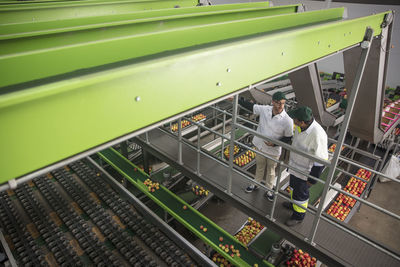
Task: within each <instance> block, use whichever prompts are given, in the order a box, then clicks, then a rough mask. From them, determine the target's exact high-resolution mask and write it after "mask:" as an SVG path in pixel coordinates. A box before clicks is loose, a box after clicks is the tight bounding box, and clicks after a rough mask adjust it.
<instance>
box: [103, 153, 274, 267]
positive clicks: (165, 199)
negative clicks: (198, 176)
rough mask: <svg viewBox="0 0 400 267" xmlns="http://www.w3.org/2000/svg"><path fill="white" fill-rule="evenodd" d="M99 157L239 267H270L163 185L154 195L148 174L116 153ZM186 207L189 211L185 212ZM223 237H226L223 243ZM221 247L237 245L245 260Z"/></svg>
mask: <svg viewBox="0 0 400 267" xmlns="http://www.w3.org/2000/svg"><path fill="white" fill-rule="evenodd" d="M98 154H99V155H100V156H101V157H102V158H103V159H104V160H105V161H107V162H108V163H109V164H111V165H112V166H113V167H114V168H115V169H117V170H118V171H119V172H120V173H121V174H123V175H124V176H125V177H126V178H127V179H128V180H129V181H130V182H131V183H132V184H133V185H135V186H136V187H138V188H139V189H140V190H141V191H142V192H143V193H145V194H146V195H147V196H148V197H149V198H151V199H152V200H153V201H154V202H156V203H157V204H158V205H159V206H161V207H162V208H164V209H165V210H166V211H168V213H170V214H171V215H172V216H173V217H174V218H175V219H177V220H178V221H179V222H181V223H182V224H183V225H184V226H185V227H187V228H188V229H189V230H190V231H192V232H193V233H194V234H196V235H197V236H198V237H199V238H201V239H202V240H203V241H204V242H206V243H207V244H209V245H210V246H211V247H212V248H213V249H215V250H216V251H218V253H220V254H221V255H224V257H225V258H226V259H228V260H229V261H230V262H232V263H233V264H235V265H237V266H248V265H250V266H254V264H258V266H270V264H269V263H268V262H266V261H263V260H261V259H259V258H257V257H256V256H254V255H252V254H251V253H249V252H248V251H247V249H246V247H244V246H243V245H241V243H240V242H239V241H238V240H236V239H235V238H234V237H233V236H232V235H230V234H229V233H227V232H226V231H224V230H223V229H222V228H220V227H219V226H218V225H216V224H215V223H213V222H212V221H211V220H209V219H208V218H206V217H204V215H202V214H201V213H199V212H198V211H197V210H195V209H193V208H192V207H191V206H190V205H189V204H187V203H186V202H184V201H183V200H182V199H180V198H178V197H177V196H176V195H174V194H173V193H171V192H170V191H169V190H168V189H166V188H165V187H163V186H162V185H160V188H159V189H158V190H156V191H155V192H151V193H150V192H149V191H148V190H147V187H146V186H145V185H144V184H143V182H144V181H145V180H146V179H148V178H149V177H148V176H147V174H145V173H144V172H142V171H140V170H138V169H137V167H136V166H134V165H133V164H132V163H131V162H129V161H128V160H127V159H125V158H124V157H123V156H122V155H121V154H119V153H118V152H116V151H115V150H114V149H112V148H111V149H105V150H103V151H101V152H99V153H98ZM135 169H136V170H135ZM184 205H186V207H187V209H183V206H184ZM201 225H203V226H204V227H206V228H207V232H206V231H203V230H201V229H200V228H199V227H200V226H201ZM220 237H223V242H220V241H219V238H220ZM221 243H223V244H229V245H234V246H235V249H238V250H239V251H240V255H241V256H240V257H237V256H234V257H231V256H230V254H228V253H227V252H225V251H223V250H222V249H221V248H220V247H219V244H221ZM230 253H232V252H230Z"/></svg>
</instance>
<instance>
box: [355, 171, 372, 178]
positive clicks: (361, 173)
mask: <svg viewBox="0 0 400 267" xmlns="http://www.w3.org/2000/svg"><path fill="white" fill-rule="evenodd" d="M371 175H372V172H370V171H367V170H366V169H362V168H361V169H359V170H358V171H357V173H356V176H358V177H360V178H363V179H364V180H367V181H369V179H370V178H371Z"/></svg>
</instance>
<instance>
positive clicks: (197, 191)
mask: <svg viewBox="0 0 400 267" xmlns="http://www.w3.org/2000/svg"><path fill="white" fill-rule="evenodd" d="M192 191H193V193H195V194H196V196H207V195H208V193H209V191H208V190H207V189H204V187H202V186H198V185H196V186H193V187H192Z"/></svg>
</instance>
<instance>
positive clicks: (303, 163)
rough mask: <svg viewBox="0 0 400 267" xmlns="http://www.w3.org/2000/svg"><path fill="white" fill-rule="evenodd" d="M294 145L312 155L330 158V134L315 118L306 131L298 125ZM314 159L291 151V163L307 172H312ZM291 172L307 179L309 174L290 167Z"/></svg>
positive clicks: (325, 158)
mask: <svg viewBox="0 0 400 267" xmlns="http://www.w3.org/2000/svg"><path fill="white" fill-rule="evenodd" d="M292 145H293V147H295V148H297V149H299V150H301V151H303V152H305V153H308V154H310V155H313V156H316V157H319V158H321V159H324V160H328V136H327V134H326V132H325V130H324V129H323V128H322V127H321V125H319V123H318V122H316V121H315V120H314V121H313V122H312V123H311V125H310V126H309V127H308V128H307V130H305V131H303V132H302V131H301V129H300V127H298V126H296V127H295V130H294V136H293V142H292ZM313 164H314V160H312V159H309V158H306V157H303V156H301V155H299V154H297V153H294V152H293V151H291V152H290V158H289V165H290V166H292V167H295V168H297V169H299V170H301V171H303V172H305V173H310V171H311V168H312V166H313ZM289 173H290V174H293V175H294V176H296V177H298V178H300V179H303V180H305V181H307V176H305V175H303V174H301V173H299V172H297V171H295V170H292V169H289Z"/></svg>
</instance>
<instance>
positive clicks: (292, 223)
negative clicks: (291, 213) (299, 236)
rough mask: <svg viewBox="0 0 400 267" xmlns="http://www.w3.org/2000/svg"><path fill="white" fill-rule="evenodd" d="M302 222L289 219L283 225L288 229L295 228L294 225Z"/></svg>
mask: <svg viewBox="0 0 400 267" xmlns="http://www.w3.org/2000/svg"><path fill="white" fill-rule="evenodd" d="M302 222H303V220H295V219H289V220H287V221H286V222H285V224H286V225H287V226H289V227H291V226H295V225H296V224H299V223H302Z"/></svg>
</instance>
